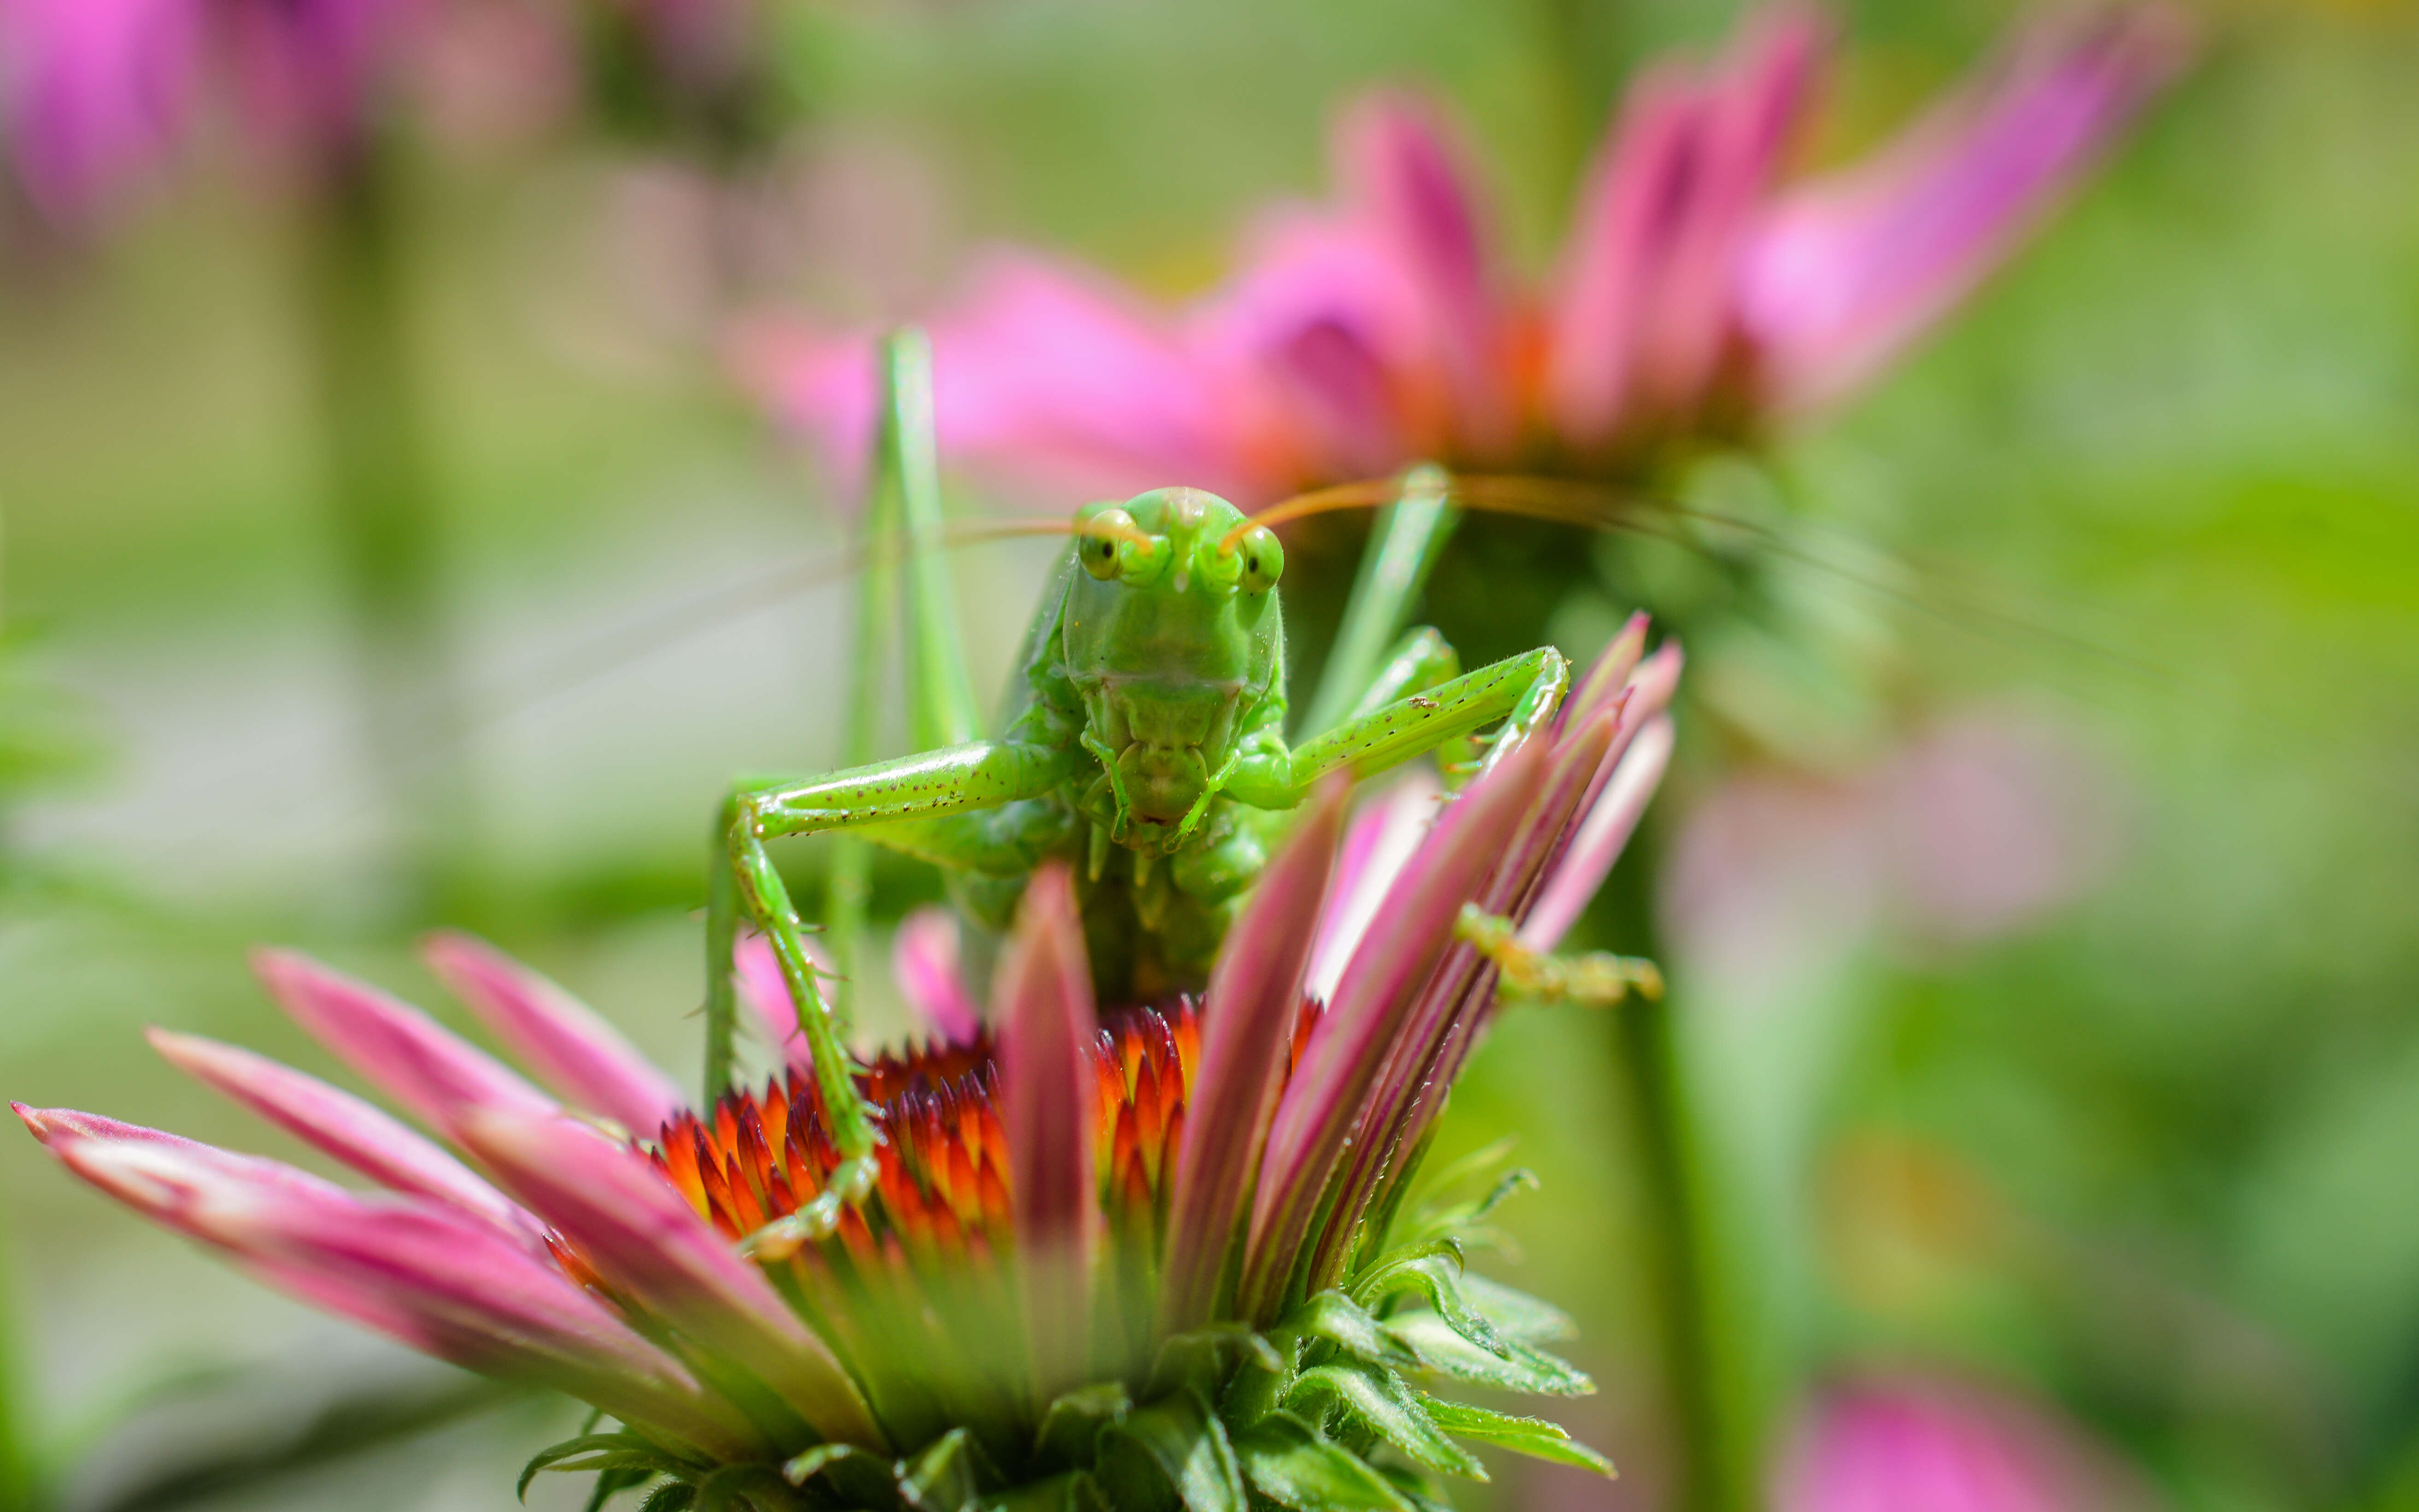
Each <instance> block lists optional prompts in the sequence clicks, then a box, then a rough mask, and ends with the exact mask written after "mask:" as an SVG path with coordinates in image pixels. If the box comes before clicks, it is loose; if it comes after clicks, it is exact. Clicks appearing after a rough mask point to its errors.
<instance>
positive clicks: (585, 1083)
mask: <svg viewBox="0 0 2419 1512" xmlns="http://www.w3.org/2000/svg"><path fill="white" fill-rule="evenodd" d="M420 953H421V957H422V959H424V960H425V961H426V962H427V963H428V967H429V969H430V970H432V971H434V972H436V973H437V976H438V980H440V981H442V982H444V983H445V985H446V986H447V987H449V988H451V989H452V990H453V993H454V995H455V996H456V997H459V998H460V999H462V1001H463V1002H465V1003H467V1004H469V1005H470V1011H472V1012H474V1013H476V1014H477V1015H478V1016H479V1021H480V1022H481V1023H483V1024H485V1025H486V1026H487V1028H488V1029H489V1031H491V1032H492V1033H493V1034H494V1035H495V1036H496V1038H497V1039H499V1040H501V1041H503V1042H504V1043H505V1044H506V1045H507V1046H509V1047H510V1048H511V1050H512V1052H513V1054H515V1055H516V1056H518V1057H520V1059H521V1061H522V1062H523V1063H524V1064H526V1065H528V1066H530V1067H531V1068H532V1069H533V1070H534V1071H535V1072H537V1075H538V1079H539V1080H540V1081H542V1082H544V1083H545V1084H546V1085H547V1086H548V1087H550V1088H553V1089H554V1090H555V1091H556V1092H557V1093H559V1094H561V1095H562V1097H563V1098H564V1099H565V1100H566V1101H568V1102H570V1103H574V1104H575V1105H577V1106H579V1107H582V1108H585V1109H587V1110H588V1111H589V1112H591V1113H594V1114H599V1115H602V1116H603V1117H605V1118H608V1119H613V1120H614V1121H615V1122H617V1123H619V1124H621V1125H622V1126H623V1127H624V1128H625V1129H629V1130H632V1131H634V1132H636V1133H638V1134H652V1133H654V1132H655V1130H657V1129H660V1128H662V1127H663V1125H664V1121H665V1120H666V1119H670V1117H671V1116H672V1115H673V1114H675V1113H677V1112H679V1111H680V1109H681V1106H682V1099H681V1095H680V1093H679V1092H678V1091H676V1090H674V1089H673V1087H672V1084H671V1078H670V1077H668V1076H666V1075H665V1074H664V1073H663V1072H660V1071H657V1070H656V1069H655V1067H654V1066H653V1065H652V1064H650V1063H649V1062H648V1060H647V1058H646V1057H644V1056H642V1055H640V1054H639V1052H638V1050H637V1048H636V1047H635V1046H633V1045H632V1044H631V1043H630V1041H627V1040H625V1039H624V1038H623V1037H622V1034H621V1032H620V1031H619V1030H617V1029H615V1028H614V1027H613V1026H611V1025H609V1024H608V1023H606V1022H605V1021H604V1020H603V1019H601V1018H598V1017H597V1016H596V1015H595V1013H593V1011H590V1010H589V1009H588V1007H587V1006H586V1005H585V1004H583V1003H581V1002H579V1001H578V999H576V998H574V997H573V996H572V995H570V994H569V993H566V992H564V991H563V990H562V988H560V987H558V986H556V985H555V984H554V983H553V982H550V981H548V980H546V979H545V978H544V977H541V976H539V975H538V974H537V973H536V972H534V971H532V970H530V969H529V968H528V967H526V966H523V965H521V964H518V963H517V962H516V961H514V960H512V959H511V958H510V957H508V956H506V955H504V954H503V953H502V952H501V951H500V950H497V949H495V948H494V947H492V946H490V945H488V944H486V943H485V941H482V940H477V939H473V938H472V937H471V936H470V935H468V934H461V933H440V934H432V935H430V936H429V937H428V938H427V939H425V940H424V941H422V942H421V948H420Z"/></svg>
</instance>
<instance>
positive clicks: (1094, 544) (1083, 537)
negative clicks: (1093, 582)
mask: <svg viewBox="0 0 2419 1512" xmlns="http://www.w3.org/2000/svg"><path fill="white" fill-rule="evenodd" d="M1076 532H1077V533H1076V536H1075V549H1076V552H1077V554H1079V555H1080V556H1082V557H1083V559H1084V570H1085V571H1086V572H1088V573H1090V574H1091V575H1092V576H1093V577H1095V578H1098V579H1101V580H1102V582H1106V581H1108V580H1109V579H1112V578H1114V577H1116V576H1117V568H1118V565H1119V563H1118V561H1117V556H1118V552H1117V548H1119V547H1120V546H1122V545H1124V544H1125V543H1126V542H1129V541H1132V540H1134V539H1136V538H1138V537H1140V536H1141V534H1142V528H1141V527H1140V526H1138V525H1136V524H1135V523H1134V517H1132V515H1129V514H1127V513H1126V512H1125V511H1124V510H1122V509H1117V508H1115V507H1112V508H1108V509H1101V510H1095V511H1093V512H1092V513H1090V514H1088V515H1086V516H1085V517H1083V518H1082V519H1080V520H1079V521H1078V522H1077V524H1076Z"/></svg>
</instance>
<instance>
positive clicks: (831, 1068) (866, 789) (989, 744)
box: [706, 740, 1073, 1238]
mask: <svg viewBox="0 0 2419 1512" xmlns="http://www.w3.org/2000/svg"><path fill="white" fill-rule="evenodd" d="M1072 770H1073V760H1072V752H1071V750H1069V749H1060V748H1055V747H1052V746H1045V745H1036V744H1029V743H1025V742H1021V741H1004V740H978V741H972V742H969V743H967V744H965V745H963V746H953V747H950V748H947V749H944V750H937V751H928V752H925V753H922V754H919V755H915V756H904V757H901V758H899V759H898V760H896V761H888V762H876V763H873V764H870V765H865V766H859V767H854V768H851V769H850V770H848V771H844V772H835V773H832V774H831V775H829V776H825V777H816V778H808V779H799V780H793V781H776V782H767V783H761V784H753V785H742V786H741V787H740V788H738V789H737V790H736V791H734V792H733V793H732V795H731V797H730V799H729V800H728V801H727V802H726V803H725V804H724V806H723V809H722V817H723V819H724V820H725V824H724V825H723V829H722V833H721V836H720V838H719V848H720V849H721V852H722V860H721V863H720V864H719V865H717V867H716V872H717V873H718V875H717V877H716V885H715V887H714V890H713V893H712V895H711V897H710V900H709V916H708V919H707V930H706V934H707V949H708V951H709V959H708V962H707V992H706V1003H707V1011H708V1025H707V1042H708V1045H709V1048H710V1049H711V1048H712V1047H715V1046H719V1047H720V1056H721V1059H720V1063H719V1065H718V1066H717V1065H711V1064H710V1065H709V1066H708V1068H707V1075H708V1084H707V1085H708V1090H709V1094H710V1095H718V1093H719V1090H720V1088H722V1087H723V1086H726V1085H727V1084H728V1081H729V1076H730V1042H731V1031H730V1027H729V1025H730V1021H731V1016H732V1003H733V999H734V994H733V992H732V981H731V947H732V942H733V941H734V940H735V939H736V937H737V921H738V918H739V917H740V916H741V915H743V914H744V915H745V917H746V918H747V919H748V920H749V921H750V922H751V923H753V924H754V925H755V926H756V928H757V929H758V930H759V931H760V932H761V933H763V935H764V937H765V939H766V941H767V942H768V943H769V944H770V945H771V946H772V948H773V956H774V959H775V960H776V961H777V962H778V964H779V965H780V968H781V978H782V980H783V981H784V982H785V983H786V984H787V985H788V987H789V990H790V998H791V1001H792V1002H793V1003H794V1004H795V1005H796V1007H797V1014H798V1030H799V1033H800V1034H801V1035H803V1036H804V1037H805V1039H806V1041H807V1052H808V1055H809V1057H810V1058H811V1060H812V1063H813V1070H814V1079H815V1089H816V1091H817V1093H818V1094H819V1095H820V1098H821V1100H822V1103H823V1107H824V1117H825V1119H827V1120H828V1128H829V1131H830V1134H831V1139H832V1145H833V1148H834V1149H837V1150H838V1151H839V1153H840V1165H839V1166H838V1167H837V1168H836V1169H835V1170H834V1171H833V1172H832V1177H831V1180H830V1181H829V1182H828V1183H827V1185H826V1186H825V1188H824V1191H823V1192H822V1193H821V1194H819V1195H818V1196H816V1197H815V1198H814V1199H813V1200H812V1201H811V1202H809V1203H808V1204H807V1206H806V1207H805V1208H803V1209H801V1210H800V1211H799V1212H798V1213H797V1214H796V1216H795V1218H794V1220H783V1224H782V1226H781V1227H783V1228H784V1229H785V1231H791V1232H793V1233H794V1234H795V1236H796V1237H804V1238H816V1237H820V1236H822V1235H824V1234H826V1233H829V1232H830V1231H831V1228H832V1227H833V1226H834V1225H835V1224H837V1223H838V1222H839V1221H840V1212H841V1211H842V1209H843V1208H844V1207H845V1206H846V1205H848V1204H852V1203H855V1202H859V1201H862V1200H863V1199H864V1197H865V1195H866V1194H867V1193H868V1192H870V1191H871V1189H872V1184H873V1179H874V1176H875V1173H876V1169H877V1167H876V1165H875V1157H874V1151H875V1149H877V1148H878V1147H879V1145H880V1144H881V1135H880V1131H879V1130H878V1129H877V1128H876V1126H875V1122H874V1115H873V1109H872V1108H871V1106H870V1105H869V1104H868V1103H866V1101H865V1099H864V1097H863V1096H862V1095H861V1094H860V1093H859V1092H858V1091H857V1088H856V1081H855V1071H856V1066H855V1060H854V1059H853V1058H852V1057H851V1056H850V1055H849V1052H848V1046H847V1043H846V1041H845V1040H844V1038H843V1036H842V1033H841V1030H840V1022H839V1018H838V1015H837V1014H835V1013H834V1012H833V1011H832V1008H831V1005H830V1003H829V1001H828V1000H827V999H826V997H825V995H824V993H823V991H822V989H821V987H820V986H819V985H818V983H817V981H816V973H815V967H814V963H813V961H812V960H810V959H809V957H808V955H807V948H806V938H805V925H804V924H803V923H802V922H801V921H800V920H799V918H798V914H797V909H796V908H795V906H794V905H793V903H791V900H790V893H789V888H788V887H787V886H786V885H785V884H784V883H783V882H782V880H781V873H780V872H779V870H778V868H776V867H775V866H774V865H773V860H772V856H770V855H769V854H768V853H767V851H766V849H765V842H766V841H770V840H774V839H778V838H779V837H781V836H784V835H812V834H822V833H828V832H831V831H835V830H855V829H871V828H874V827H877V826H883V825H892V826H897V825H918V824H922V823H926V822H929V821H932V820H934V819H939V818H943V817H945V816H948V815H950V814H960V813H965V812H969V811H971V810H977V809H990V808H996V807H998V806H999V805H1001V804H1005V803H1010V802H1014V801H1016V800H1018V799H1021V798H1032V797H1040V795H1043V794H1045V793H1048V792H1049V791H1050V790H1051V789H1053V788H1055V787H1056V786H1057V785H1058V784H1059V783H1060V782H1062V781H1064V780H1066V779H1067V778H1068V776H1069V775H1070V774H1071V772H1072Z"/></svg>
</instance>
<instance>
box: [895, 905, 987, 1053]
mask: <svg viewBox="0 0 2419 1512" xmlns="http://www.w3.org/2000/svg"><path fill="white" fill-rule="evenodd" d="M960 970H961V965H960V960H959V955H958V916H957V915H956V914H955V913H954V912H952V911H951V910H949V909H947V908H943V907H939V906H936V905H930V904H928V905H926V906H924V907H922V908H917V909H915V910H913V911H911V912H910V913H909V914H908V915H907V917H906V918H902V919H901V920H900V921H899V931H898V933H896V934H894V935H892V936H891V939H890V972H891V975H892V976H893V977H895V978H897V979H898V981H899V990H900V992H901V993H902V994H903V995H905V996H906V998H907V1006H908V1007H909V1008H910V1009H912V1010H914V1011H915V1013H916V1016H917V1019H919V1020H920V1021H921V1022H922V1023H923V1025H924V1026H925V1027H926V1028H927V1029H928V1030H929V1031H930V1032H931V1033H932V1034H933V1035H936V1036H938V1037H939V1038H940V1039H942V1040H944V1041H948V1042H949V1043H951V1044H963V1043H966V1042H967V1041H971V1040H973V1039H974V1038H975V1036H977V1035H978V1034H980V1033H981V1032H982V1010H981V1009H980V1008H978V1006H977V1005H976V1003H975V1000H974V996H973V995H972V994H970V993H968V992H967V991H966V987H965V981H964V980H963V977H961V976H960V974H959V973H960Z"/></svg>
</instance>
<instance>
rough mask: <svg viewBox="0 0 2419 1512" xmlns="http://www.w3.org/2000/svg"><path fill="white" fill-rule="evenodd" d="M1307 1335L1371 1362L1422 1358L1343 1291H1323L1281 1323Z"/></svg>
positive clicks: (1406, 1361) (1397, 1362)
mask: <svg viewBox="0 0 2419 1512" xmlns="http://www.w3.org/2000/svg"><path fill="white" fill-rule="evenodd" d="M1282 1326H1283V1327H1284V1328H1286V1329H1287V1330H1288V1331H1290V1332H1292V1333H1296V1334H1300V1335H1302V1336H1303V1337H1304V1338H1313V1339H1324V1340H1325V1341H1326V1342H1328V1343H1330V1344H1333V1345H1334V1346H1335V1347H1336V1348H1337V1349H1339V1350H1343V1351H1344V1352H1345V1353H1347V1354H1349V1355H1352V1356H1354V1357H1356V1358H1358V1359H1363V1360H1366V1361H1368V1362H1370V1363H1371V1364H1372V1365H1394V1366H1396V1367H1401V1366H1406V1365H1417V1364H1418V1363H1419V1361H1418V1360H1417V1358H1416V1357H1414V1356H1413V1355H1412V1354H1411V1352H1410V1350H1407V1349H1405V1348H1404V1347H1403V1346H1402V1345H1400V1344H1398V1343H1396V1342H1395V1341H1394V1339H1393V1338H1391V1337H1389V1336H1388V1335H1387V1334H1386V1329H1385V1325H1384V1324H1382V1323H1380V1322H1379V1321H1378V1319H1377V1318H1376V1317H1375V1316H1373V1315H1372V1314H1371V1313H1370V1311H1369V1310H1368V1309H1367V1308H1365V1307H1364V1306H1362V1305H1361V1304H1359V1303H1357V1302H1354V1301H1353V1300H1352V1299H1351V1298H1349V1297H1348V1296H1346V1295H1345V1294H1344V1293H1342V1292H1340V1291H1322V1292H1320V1293H1319V1294H1318V1295H1317V1296H1316V1297H1313V1298H1311V1299H1310V1300H1309V1301H1308V1302H1306V1303H1303V1304H1302V1306H1301V1308H1300V1309H1299V1310H1297V1311H1296V1312H1295V1313H1294V1314H1293V1315H1292V1316H1291V1317H1289V1318H1287V1319H1286V1320H1285V1322H1284V1324H1283V1325H1282Z"/></svg>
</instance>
